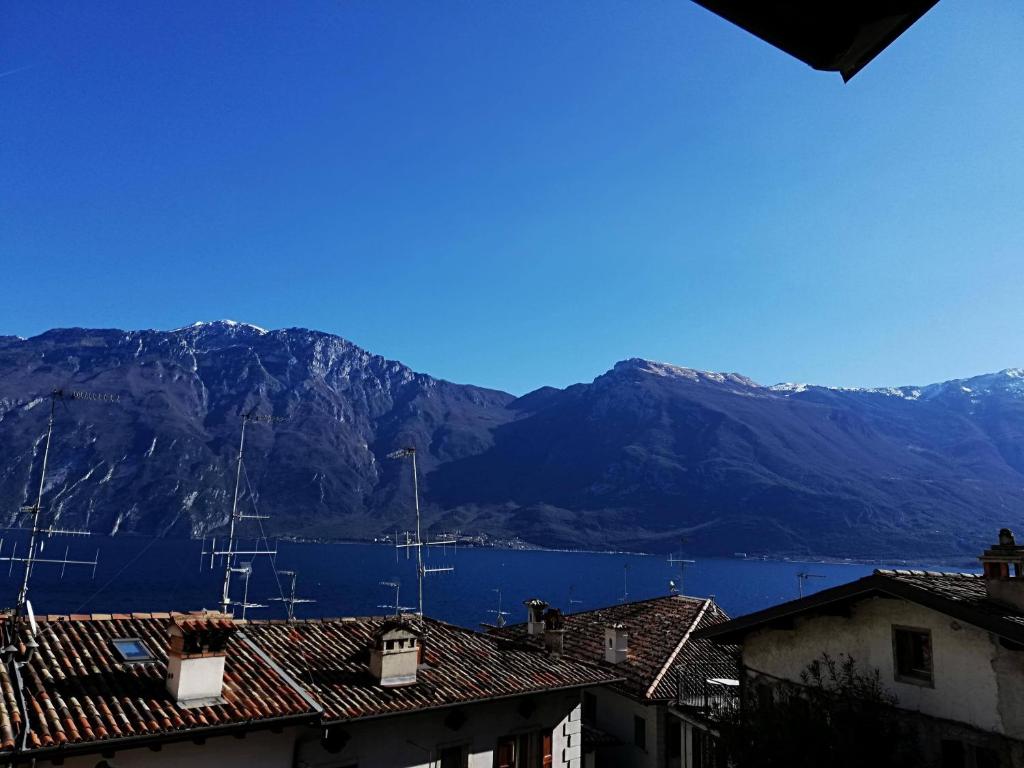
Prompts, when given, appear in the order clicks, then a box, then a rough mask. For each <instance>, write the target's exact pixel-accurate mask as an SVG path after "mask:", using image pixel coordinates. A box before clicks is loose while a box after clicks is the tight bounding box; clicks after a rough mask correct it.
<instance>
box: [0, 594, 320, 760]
mask: <svg viewBox="0 0 1024 768" xmlns="http://www.w3.org/2000/svg"><path fill="white" fill-rule="evenodd" d="M179 617H180V614H170V613H133V614H103V615H99V614H97V615H95V616H90V615H74V616H47V617H46V618H43V619H41V620H39V632H38V634H37V636H36V640H37V642H38V644H39V648H38V650H37V652H36V653H35V655H34V657H33V658H32V660H31V662H30V663H29V664H28V665H27V666H26V667H24V668H22V670H21V674H22V677H23V679H24V682H25V692H26V706H27V709H28V712H29V721H30V725H31V731H30V733H29V737H28V742H27V746H28V748H29V749H31V750H36V749H43V750H46V749H50V748H59V747H65V748H71V747H75V746H79V745H88V744H90V743H96V744H97V746H99V745H101V744H102V743H103V742H106V741H113V740H119V739H125V738H133V737H154V736H164V735H168V734H174V733H177V732H186V731H187V732H193V731H196V732H198V731H205V730H207V729H213V728H217V727H220V726H234V725H248V724H257V725H258V724H259V723H260V722H261V721H280V720H281V719H282V718H294V719H295V720H296V721H299V720H302V719H308V720H313V719H315V718H316V717H317V714H318V713H317V711H316V708H315V707H314V706H313V705H312V704H311V703H310V702H307V701H306V700H305V699H304V697H303V696H302V695H301V694H300V692H299V691H298V690H296V689H295V688H294V687H292V686H291V685H290V684H289V683H288V682H287V680H286V679H285V678H284V677H283V676H282V675H281V674H279V673H278V672H277V671H275V670H274V668H273V665H271V664H268V663H267V662H266V661H265V660H264V659H263V658H262V657H261V656H260V654H259V653H258V651H257V650H256V649H255V648H254V647H253V646H251V645H249V643H248V642H247V641H246V640H244V638H241V637H239V636H237V635H236V636H234V637H232V638H231V640H230V641H229V643H228V645H227V649H226V655H227V661H226V667H225V672H224V691H223V698H224V703H223V704H215V705H210V706H202V707H196V708H194V709H182V708H180V707H178V706H177V704H176V703H175V701H174V698H173V697H172V696H171V694H170V693H168V692H167V690H166V687H165V679H166V673H167V668H166V662H167V646H168V635H167V629H168V626H169V625H170V624H171V623H172V621H173V620H174V619H175V618H179ZM185 620H186V621H189V622H192V623H195V622H196V621H199V620H197V619H196V618H195V617H192V616H188V617H186V619H185ZM4 621H9V619H4ZM223 624H224V622H221V623H220V624H218V626H219V627H220V628H221V629H223V628H225V627H226V626H227V625H224V626H221V625H223ZM18 636H19V640H20V643H21V646H22V647H21V652H24V650H25V645H24V644H25V642H26V641H27V639H28V632H27V628H26V627H25V626H24V624H21V625H19V628H18ZM116 638H139V639H140V640H142V641H143V642H144V643H145V645H146V647H147V648H148V649H149V651H150V653H151V654H152V656H153V658H154V660H153V661H150V662H142V663H140V662H134V663H126V662H123V661H122V660H121V658H120V656H118V655H117V653H116V652H115V651H114V649H113V647H112V646H111V640H113V639H116ZM0 689H2V692H0V747H2V750H3V751H9V750H11V749H12V748H13V747H14V746H15V744H16V740H18V739H19V738H20V735H19V734H20V733H21V727H22V715H21V712H20V709H19V707H18V704H17V694H16V690H15V685H14V683H13V681H12V679H11V677H10V671H9V669H8V667H7V665H0Z"/></svg>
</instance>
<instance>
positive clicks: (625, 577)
mask: <svg viewBox="0 0 1024 768" xmlns="http://www.w3.org/2000/svg"><path fill="white" fill-rule="evenodd" d="M619 602H620V603H628V602H629V563H626V564H624V565H623V566H622V597H620V598H619Z"/></svg>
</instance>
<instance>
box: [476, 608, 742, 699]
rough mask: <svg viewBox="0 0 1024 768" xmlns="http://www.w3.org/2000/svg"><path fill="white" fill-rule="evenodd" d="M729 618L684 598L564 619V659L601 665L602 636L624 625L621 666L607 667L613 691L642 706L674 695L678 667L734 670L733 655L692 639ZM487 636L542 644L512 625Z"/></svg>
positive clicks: (521, 628) (718, 609) (602, 610)
mask: <svg viewBox="0 0 1024 768" xmlns="http://www.w3.org/2000/svg"><path fill="white" fill-rule="evenodd" d="M728 618H729V617H728V616H727V615H726V614H725V612H724V611H723V610H722V609H721V608H719V607H718V606H717V605H716V604H715V603H714V602H713V601H711V600H706V599H703V598H696V597H686V596H685V595H673V596H670V597H657V598H653V599H651V600H638V601H636V602H632V603H621V604H619V605H612V606H609V607H607V608H600V609H598V610H594V611H581V612H579V613H572V614H568V615H566V616H565V655H566V656H570V657H572V658H576V659H582V660H586V661H590V662H597V663H599V664H605V661H604V630H605V628H606V627H608V626H611V625H612V624H624V625H625V626H626V628H627V629H628V631H629V651H628V653H627V655H626V660H625V661H624V662H622V663H621V664H616V665H607V668H609V669H613V670H615V671H616V672H617V673H619V674H621V675H622V676H623V677H624V678H625V679H624V680H623V681H622V682H621V683H617V684H616V685H615V686H614V687H616V688H617V689H619V690H621V691H622V692H624V693H626V694H628V695H629V696H632V697H633V698H636V699H640V700H644V701H653V700H667V699H672V698H675V695H676V683H677V675H676V673H675V670H677V669H679V668H680V667H681V666H683V667H686V666H690V667H693V666H695V665H700V666H701V667H707V668H708V669H709V670H710V669H712V668H714V670H718V669H720V668H722V667H725V668H734V667H735V661H734V660H733V659H734V658H735V657H734V656H733V655H732V653H733V649H730V648H723V647H720V646H719V647H716V646H715V645H714V644H712V643H710V642H708V641H707V640H695V639H693V638H692V637H691V633H692V632H694V631H696V630H697V629H704V628H709V627H711V626H714V625H715V624H719V623H721V622H724V621H727V620H728ZM492 633H493V634H495V635H498V636H499V637H506V638H510V639H516V640H522V641H526V642H533V643H542V642H543V640H542V638H541V637H539V636H534V637H530V636H529V635H528V634H527V628H526V624H511V625H509V626H507V627H502V628H500V629H494V630H492ZM712 676H714V675H712Z"/></svg>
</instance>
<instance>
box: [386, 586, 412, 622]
mask: <svg viewBox="0 0 1024 768" xmlns="http://www.w3.org/2000/svg"><path fill="white" fill-rule="evenodd" d="M378 584H380V586H381V587H390V588H391V589H393V590H394V603H392V604H390V605H389V604H387V603H384V604H382V605H378V606H377V607H378V608H387V609H388V610H394V614H395V616H400V615H401V614H402V613H404V612H407V611H410V610H414V608H413V606H412V605H402V604H401V603H400V602H398V595H399V594H400V593H401V582H399V581H398V580H397V579H395V580H394V581H391V582H378Z"/></svg>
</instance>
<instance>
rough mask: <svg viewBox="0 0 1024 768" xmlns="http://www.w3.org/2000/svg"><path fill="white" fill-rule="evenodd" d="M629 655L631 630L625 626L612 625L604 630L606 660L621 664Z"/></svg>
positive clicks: (610, 662)
mask: <svg viewBox="0 0 1024 768" xmlns="http://www.w3.org/2000/svg"><path fill="white" fill-rule="evenodd" d="M628 654H629V630H628V629H626V625H625V624H612V625H610V626H607V627H605V628H604V660H605V661H607V662H608V663H609V664H621V663H622V662H624V661H625V660H626V656H627V655H628Z"/></svg>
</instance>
